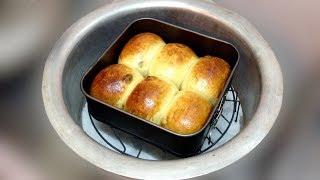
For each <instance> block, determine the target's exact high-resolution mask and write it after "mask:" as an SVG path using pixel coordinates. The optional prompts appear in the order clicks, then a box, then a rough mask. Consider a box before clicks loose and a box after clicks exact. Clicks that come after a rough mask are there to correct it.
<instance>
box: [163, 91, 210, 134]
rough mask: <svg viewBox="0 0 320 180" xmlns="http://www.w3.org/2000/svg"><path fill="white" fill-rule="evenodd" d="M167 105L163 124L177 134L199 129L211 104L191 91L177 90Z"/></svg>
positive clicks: (190, 132)
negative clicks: (167, 108)
mask: <svg viewBox="0 0 320 180" xmlns="http://www.w3.org/2000/svg"><path fill="white" fill-rule="evenodd" d="M170 106H171V107H169V111H168V114H167V118H166V119H165V120H164V121H163V126H164V127H165V128H167V129H169V130H171V131H173V132H176V133H179V134H192V133H195V132H197V131H199V130H200V129H201V128H202V127H203V126H204V125H205V123H206V122H207V120H208V116H209V113H210V111H211V104H210V103H209V102H208V101H207V100H206V99H205V98H203V97H202V96H200V95H198V94H196V93H194V92H191V91H179V93H178V94H177V95H176V96H175V98H174V100H173V102H172V103H171V105H170Z"/></svg>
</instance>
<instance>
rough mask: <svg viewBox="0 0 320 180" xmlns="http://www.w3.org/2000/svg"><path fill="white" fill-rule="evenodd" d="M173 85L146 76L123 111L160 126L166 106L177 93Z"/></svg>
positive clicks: (131, 95)
mask: <svg viewBox="0 0 320 180" xmlns="http://www.w3.org/2000/svg"><path fill="white" fill-rule="evenodd" d="M177 91H178V89H177V88H176V87H175V85H173V84H170V83H168V82H166V81H163V80H161V79H159V78H157V77H152V76H148V77H147V78H146V79H144V80H143V81H141V82H140V83H139V84H138V85H137V86H136V87H135V89H134V90H133V91H132V93H131V94H130V96H129V98H128V100H127V102H126V104H125V110H126V111H128V112H129V113H132V114H134V115H136V116H139V117H141V118H144V119H147V120H150V121H152V122H154V123H156V124H160V123H161V121H162V119H163V118H164V117H165V114H166V111H167V108H168V104H169V103H170V101H171V100H172V99H173V97H174V95H175V94H176V93H177Z"/></svg>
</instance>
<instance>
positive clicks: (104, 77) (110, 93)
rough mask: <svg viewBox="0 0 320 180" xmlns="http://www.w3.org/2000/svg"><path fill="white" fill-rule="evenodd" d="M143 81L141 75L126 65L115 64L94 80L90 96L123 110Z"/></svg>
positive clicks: (101, 72)
mask: <svg viewBox="0 0 320 180" xmlns="http://www.w3.org/2000/svg"><path fill="white" fill-rule="evenodd" d="M142 79H143V77H142V76H141V74H139V73H138V72H137V71H135V70H133V69H131V68H129V67H127V66H126V65H123V64H113V65H111V66H108V67H106V68H104V69H103V70H102V71H100V72H99V73H98V75H97V76H96V77H95V78H94V80H93V82H92V84H91V87H90V94H91V96H93V97H94V98H96V99H99V100H101V101H103V102H105V103H107V104H110V105H113V106H116V107H118V108H122V107H123V104H124V102H125V101H126V99H127V98H128V96H129V94H130V93H131V91H132V90H133V88H134V87H135V86H136V85H137V84H138V83H139V82H140V81H141V80H142Z"/></svg>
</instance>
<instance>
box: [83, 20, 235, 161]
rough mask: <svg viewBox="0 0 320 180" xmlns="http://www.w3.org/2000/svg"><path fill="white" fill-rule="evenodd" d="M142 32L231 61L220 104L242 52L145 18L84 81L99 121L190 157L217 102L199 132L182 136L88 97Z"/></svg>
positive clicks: (92, 111) (132, 26)
mask: <svg viewBox="0 0 320 180" xmlns="http://www.w3.org/2000/svg"><path fill="white" fill-rule="evenodd" d="M142 32H151V33H155V34H157V35H159V36H160V37H162V38H163V40H164V41H165V42H166V43H174V42H175V43H183V44H185V45H187V46H189V47H190V48H192V49H193V50H194V51H195V52H196V54H197V55H198V56H199V57H202V56H205V55H212V56H216V57H219V58H222V59H224V60H225V61H226V62H228V63H229V65H230V66H231V68H232V71H231V73H230V76H229V78H228V80H227V83H226V85H225V87H224V90H223V92H222V93H221V94H220V97H219V101H221V99H222V97H223V95H224V94H225V92H226V90H227V87H228V86H229V84H230V81H231V79H232V75H233V73H234V71H235V68H236V66H237V64H238V61H239V53H238V51H237V49H236V48H235V47H234V46H233V45H232V44H230V43H228V42H225V41H222V40H219V39H216V38H213V37H209V36H206V35H202V34H200V33H197V32H194V31H191V30H188V29H185V28H182V27H179V26H176V25H173V24H169V23H166V22H163V21H160V20H156V19H151V18H143V19H138V20H136V21H134V22H133V23H131V24H130V25H129V26H128V27H127V28H126V29H125V30H124V31H123V32H122V33H121V35H120V36H119V37H118V38H117V39H116V40H115V41H114V42H113V43H112V44H111V45H110V47H109V48H108V49H107V50H106V51H105V52H104V54H103V55H102V56H101V57H100V58H99V59H98V60H97V62H96V63H95V64H94V65H93V66H92V67H91V68H89V69H88V71H87V72H86V73H85V75H84V76H83V78H82V80H81V90H82V92H83V94H84V95H85V97H86V100H87V102H88V109H89V113H90V114H91V115H92V116H93V117H94V118H95V119H97V120H98V121H101V122H103V123H106V124H108V125H110V126H112V127H115V128H118V129H120V130H122V131H124V132H127V133H129V134H132V135H134V136H136V137H138V138H140V139H143V140H144V141H147V142H149V143H151V144H153V145H156V146H158V147H160V148H161V149H163V150H166V151H168V152H170V153H172V154H174V155H176V156H179V157H188V156H192V155H195V154H196V153H197V152H198V151H199V150H200V148H201V146H202V144H203V142H204V139H205V135H206V133H207V132H208V130H209V126H208V124H209V122H210V121H211V120H212V119H213V116H214V112H215V110H216V108H217V106H218V103H217V104H216V106H215V107H214V108H213V109H212V111H211V114H210V116H209V118H208V120H207V123H206V124H205V126H204V127H203V128H202V129H201V130H200V131H198V132H197V133H194V134H190V135H181V134H177V133H175V132H172V131H170V130H167V129H165V128H163V127H161V126H158V125H156V124H153V123H152V122H150V121H147V120H144V119H142V118H140V117H137V116H135V115H132V114H130V113H128V112H125V111H124V110H121V109H118V108H116V107H113V106H111V105H108V104H106V103H104V102H102V101H99V100H98V99H95V98H93V97H92V96H90V95H89V92H90V91H89V90H90V86H91V83H92V81H93V79H94V77H95V76H96V75H97V74H98V73H99V72H100V71H101V70H102V69H103V68H105V67H106V66H108V65H111V64H116V63H118V57H119V55H120V52H121V50H122V48H123V47H124V45H125V44H126V43H127V42H128V41H129V39H130V38H132V37H133V36H134V35H136V34H139V33H142Z"/></svg>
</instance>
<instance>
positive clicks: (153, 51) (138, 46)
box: [119, 33, 165, 76]
mask: <svg viewBox="0 0 320 180" xmlns="http://www.w3.org/2000/svg"><path fill="white" fill-rule="evenodd" d="M164 46H165V42H164V41H163V40H162V38H161V37H159V36H158V35H156V34H153V33H141V34H138V35H136V36H134V37H133V38H131V39H130V40H129V42H128V43H127V44H126V45H125V46H124V48H123V49H122V51H121V54H120V56H119V63H120V64H125V65H127V66H129V67H131V68H134V69H137V70H138V71H139V72H140V73H141V74H142V75H143V76H147V74H148V70H149V65H150V62H151V61H152V60H153V59H154V57H155V56H156V55H157V54H158V53H159V52H160V51H161V49H162V48H163V47H164Z"/></svg>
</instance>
